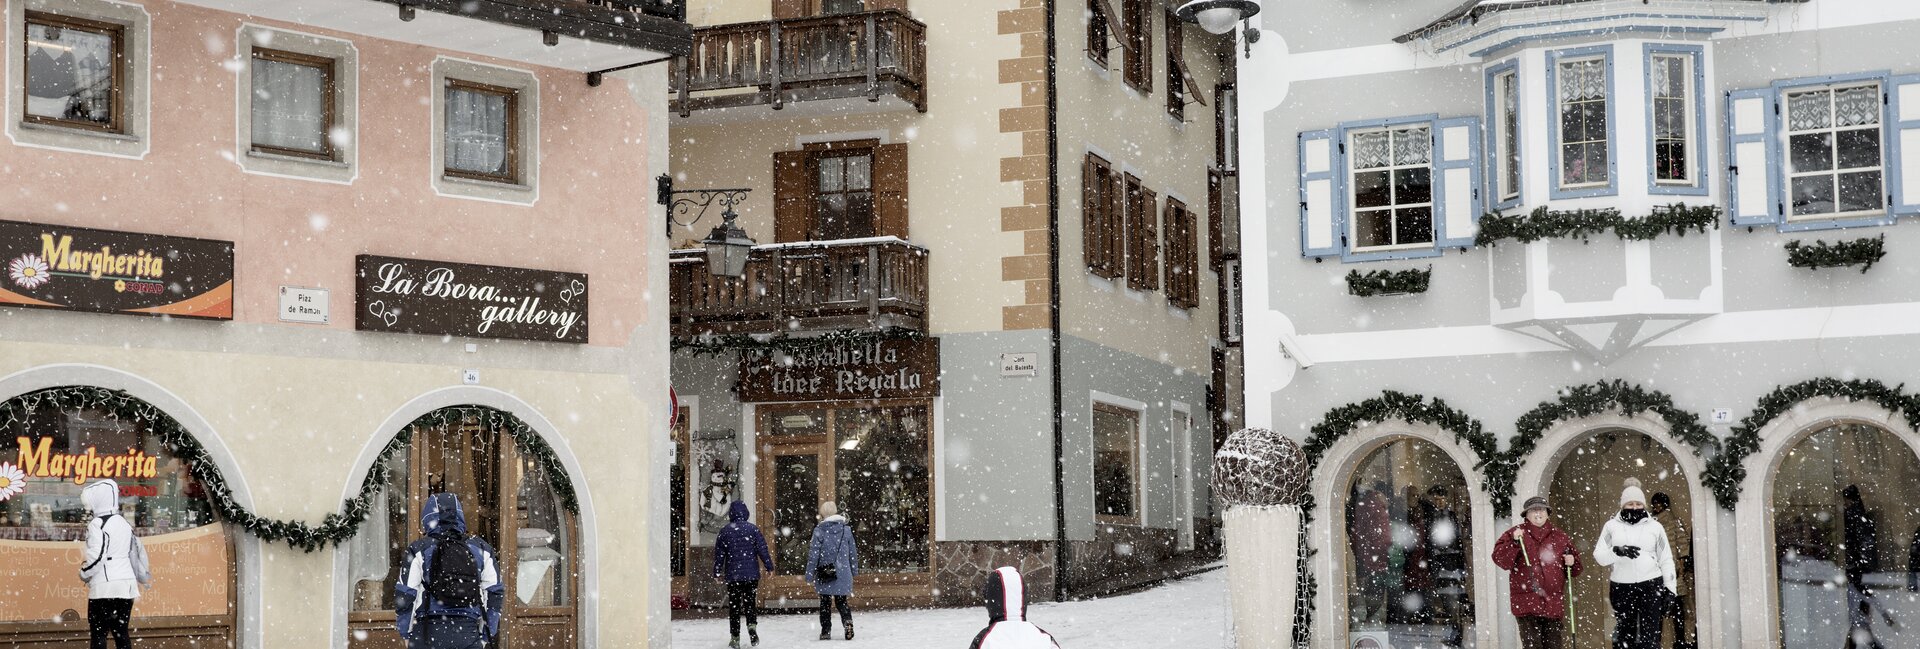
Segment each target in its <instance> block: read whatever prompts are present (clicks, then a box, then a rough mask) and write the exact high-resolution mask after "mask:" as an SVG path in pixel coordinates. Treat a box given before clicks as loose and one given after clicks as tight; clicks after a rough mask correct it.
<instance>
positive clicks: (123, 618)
mask: <svg viewBox="0 0 1920 649" xmlns="http://www.w3.org/2000/svg"><path fill="white" fill-rule="evenodd" d="M80 504H82V505H84V506H86V508H87V512H88V513H90V514H92V516H91V517H90V518H88V519H87V546H86V555H85V557H84V559H83V561H82V563H81V564H80V581H84V582H86V583H87V633H88V635H89V636H90V640H89V644H88V646H89V647H90V648H91V649H107V637H108V636H112V637H113V643H114V645H115V646H116V647H118V649H131V648H132V647H133V637H132V634H131V632H130V631H129V630H128V627H129V626H130V625H131V623H132V622H133V600H136V599H139V598H140V587H141V586H148V587H151V586H152V585H153V575H152V574H151V572H150V571H149V570H148V567H147V549H146V547H145V546H143V545H141V544H140V538H139V537H136V536H134V535H133V525H132V524H130V523H128V522H127V519H126V517H124V516H121V515H120V483H118V482H115V481H113V480H99V481H96V482H94V483H93V484H90V485H87V488H85V489H82V490H80Z"/></svg>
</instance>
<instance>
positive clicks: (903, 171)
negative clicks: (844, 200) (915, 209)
mask: <svg viewBox="0 0 1920 649" xmlns="http://www.w3.org/2000/svg"><path fill="white" fill-rule="evenodd" d="M873 216H874V221H875V223H874V234H878V235H880V236H883V237H885V236H894V237H900V238H902V239H906V238H907V232H908V228H907V145H906V144H905V143H900V144H882V145H879V146H876V147H873Z"/></svg>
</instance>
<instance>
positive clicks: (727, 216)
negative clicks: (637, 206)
mask: <svg viewBox="0 0 1920 649" xmlns="http://www.w3.org/2000/svg"><path fill="white" fill-rule="evenodd" d="M654 182H655V183H657V184H658V185H659V192H657V193H658V198H657V200H658V202H659V203H660V204H661V205H664V206H666V207H667V224H666V227H667V236H669V237H671V236H673V226H676V225H677V226H680V227H683V228H691V227H693V224H695V223H699V222H700V219H702V218H704V217H705V216H706V215H707V210H708V209H710V208H712V207H713V206H715V205H719V206H720V217H721V218H722V219H724V220H725V222H726V223H732V222H733V220H734V219H735V218H737V217H739V216H740V215H739V214H737V213H735V212H734V211H733V208H734V206H736V205H739V204H741V203H743V202H746V200H747V194H748V193H749V192H752V191H753V190H752V189H674V188H673V177H672V176H668V175H666V174H661V175H660V176H659V177H658V178H655V179H654Z"/></svg>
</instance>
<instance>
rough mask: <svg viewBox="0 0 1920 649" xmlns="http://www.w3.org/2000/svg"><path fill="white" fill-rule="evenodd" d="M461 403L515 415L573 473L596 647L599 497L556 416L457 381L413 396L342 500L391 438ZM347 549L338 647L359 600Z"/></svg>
mask: <svg viewBox="0 0 1920 649" xmlns="http://www.w3.org/2000/svg"><path fill="white" fill-rule="evenodd" d="M457 406H486V407H489V408H493V409H495V410H499V411H502V412H505V413H507V414H509V415H513V416H514V417H517V418H519V419H520V421H521V422H522V423H525V424H526V425H527V428H529V429H531V430H533V432H534V433H535V434H537V435H539V436H540V439H542V440H544V441H546V443H547V445H548V446H551V447H553V454H554V457H556V458H558V459H559V460H560V465H561V466H562V467H564V468H565V469H566V471H567V478H568V480H570V481H571V482H572V483H573V491H574V494H575V495H576V496H577V497H578V499H579V502H580V513H579V515H578V517H577V518H578V520H579V521H580V540H579V543H578V544H576V546H575V547H576V551H575V560H576V561H577V562H578V564H579V567H578V569H579V571H580V590H579V591H578V593H577V595H578V596H579V602H578V604H577V606H578V607H579V608H578V610H579V615H580V619H579V644H578V646H581V647H592V646H596V644H597V640H598V631H599V619H600V618H599V611H600V602H599V599H600V596H599V592H600V584H599V581H600V579H599V570H598V569H597V566H596V565H595V564H596V554H595V552H594V549H595V548H597V547H599V523H598V519H597V518H595V517H594V508H593V498H592V495H591V494H590V493H588V489H587V480H586V473H585V472H584V471H582V470H581V467H580V460H579V458H578V457H576V456H575V455H574V453H573V449H572V448H571V447H569V446H568V445H567V440H566V438H565V437H564V436H562V435H561V434H560V430H559V428H558V427H556V426H554V425H553V420H551V419H548V418H547V417H546V415H543V414H540V411H539V410H538V409H536V408H534V407H533V406H532V405H530V404H528V403H527V402H525V401H522V400H520V398H519V397H516V396H513V395H512V394H508V393H506V392H503V391H500V390H496V389H494V388H489V387H485V386H478V385H456V386H448V387H444V388H440V389H438V390H433V391H430V392H427V393H425V394H422V395H420V396H417V397H414V398H413V400H411V401H408V402H407V403H406V404H404V405H402V406H400V407H399V408H398V409H395V410H394V411H393V413H392V414H390V415H388V416H387V419H386V421H383V422H381V423H380V426H379V427H378V428H376V429H374V431H373V435H371V436H369V438H368V439H367V442H366V444H365V445H364V446H362V447H361V449H360V455H359V457H357V458H355V459H354V461H353V467H352V469H351V470H349V471H348V472H347V483H346V485H345V486H344V487H343V488H342V489H341V496H340V497H341V499H343V500H344V499H347V498H352V497H354V496H356V495H358V494H359V493H360V485H361V483H362V482H363V481H364V480H366V478H367V472H368V471H370V470H372V469H373V463H374V461H375V460H377V459H379V457H380V451H381V450H382V449H384V448H386V446H387V442H388V441H390V440H392V439H393V437H394V436H395V435H398V434H399V433H400V429H402V428H405V427H406V426H407V424H411V423H413V420H415V419H419V418H420V417H421V416H422V415H425V414H427V413H430V412H433V411H435V410H439V409H441V408H451V407H457ZM347 568H348V566H347V552H345V551H344V550H343V549H340V548H336V549H335V550H334V553H333V627H332V631H331V633H332V635H333V646H334V647H338V648H341V649H344V648H345V647H346V646H347V610H348V609H349V608H351V607H352V604H353V602H352V601H351V599H350V595H349V593H348V589H347V586H348V584H347V581H348V577H347Z"/></svg>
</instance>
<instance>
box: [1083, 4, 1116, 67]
mask: <svg viewBox="0 0 1920 649" xmlns="http://www.w3.org/2000/svg"><path fill="white" fill-rule="evenodd" d="M1106 5H1107V0H1087V58H1088V59H1089V60H1092V61H1093V62H1094V63H1098V64H1100V68H1101V69H1106V67H1107V51H1108V48H1107V37H1108V36H1109V35H1110V34H1109V32H1111V31H1112V29H1111V28H1110V27H1109V25H1110V24H1111V23H1112V18H1111V17H1110V16H1108V15H1107V8H1106Z"/></svg>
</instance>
